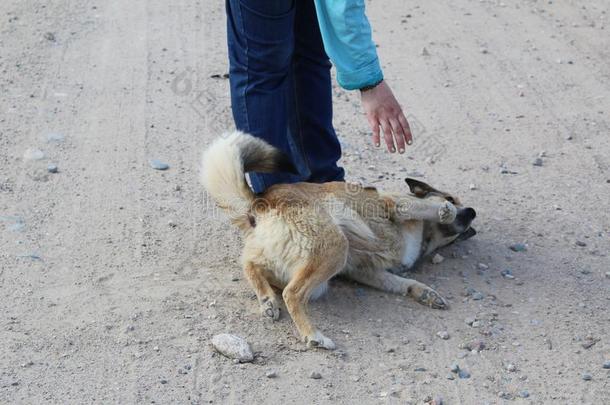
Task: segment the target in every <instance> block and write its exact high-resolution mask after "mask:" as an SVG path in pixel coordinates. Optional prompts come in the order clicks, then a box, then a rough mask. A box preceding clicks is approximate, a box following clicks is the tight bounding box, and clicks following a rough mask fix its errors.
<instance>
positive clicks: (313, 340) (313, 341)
mask: <svg viewBox="0 0 610 405" xmlns="http://www.w3.org/2000/svg"><path fill="white" fill-rule="evenodd" d="M305 342H306V343H307V347H309V348H321V349H326V350H335V348H336V347H337V346H335V342H333V341H332V340H330V339H329V338H327V337H326V336H324V335H323V334H322V333H321V332H320V331H316V332H315V333H314V334H313V336H307V337H306V338H305Z"/></svg>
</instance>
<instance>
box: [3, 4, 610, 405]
mask: <svg viewBox="0 0 610 405" xmlns="http://www.w3.org/2000/svg"><path fill="white" fill-rule="evenodd" d="M367 4H368V10H369V16H370V19H371V22H372V24H373V27H374V29H375V38H376V40H377V42H378V44H379V53H380V57H381V60H382V64H383V66H384V70H385V75H386V78H387V80H388V82H389V83H390V85H391V86H392V88H393V89H394V91H395V93H396V94H397V96H398V97H399V99H400V100H401V102H402V103H403V104H404V106H405V108H406V111H407V112H408V114H409V119H410V121H411V123H412V124H413V126H414V133H415V142H416V143H415V145H414V146H413V147H412V148H411V149H410V150H409V152H408V153H407V154H406V155H405V156H398V155H389V154H388V153H387V152H384V151H382V150H375V149H374V148H373V147H372V146H370V138H369V136H368V134H369V131H368V129H367V126H366V122H365V119H364V117H362V114H361V111H360V106H359V100H358V94H357V93H355V92H345V91H342V90H340V89H339V88H338V87H336V88H335V91H334V96H335V106H336V107H335V113H336V115H335V122H336V128H337V132H338V134H339V136H340V138H341V141H342V143H343V146H344V151H345V158H344V160H343V164H344V166H345V168H346V170H347V173H348V178H349V179H350V180H355V181H362V182H363V183H366V184H372V185H375V186H377V187H382V188H385V189H390V190H402V189H405V185H404V182H403V178H404V177H405V176H407V175H410V176H415V177H418V178H420V179H424V180H426V181H429V182H430V183H431V184H433V185H435V186H438V187H439V188H444V189H447V190H450V191H453V192H455V193H456V194H457V195H459V196H460V197H461V198H462V200H463V201H464V202H465V203H467V204H468V205H471V206H473V207H475V208H476V209H477V212H478V217H477V219H476V221H475V227H476V228H477V231H478V235H477V236H476V237H475V238H473V239H470V240H468V241H466V242H464V243H461V244H458V245H454V246H451V247H449V248H446V249H444V250H442V251H441V252H440V253H441V254H442V255H443V256H444V257H445V260H444V261H443V262H442V263H440V264H432V263H430V261H429V260H428V261H426V263H424V264H423V265H422V266H421V268H420V269H419V270H418V271H416V272H415V273H414V274H413V277H414V278H416V279H417V280H420V281H422V282H425V283H428V284H430V285H433V286H434V287H435V288H436V289H437V290H438V291H439V292H440V293H442V294H443V295H444V297H445V298H447V299H448V300H449V302H450V305H451V308H450V309H449V310H447V311H434V310H431V309H428V308H425V307H422V306H420V305H418V304H417V303H415V302H414V301H412V300H410V299H406V298H403V297H398V296H394V295H390V294H385V293H381V292H378V291H375V290H372V289H369V288H365V287H362V286H358V285H356V284H352V283H350V282H346V281H342V280H336V281H333V282H332V283H331V288H330V292H329V295H328V296H326V297H325V298H323V299H321V300H320V301H318V302H315V303H313V304H312V305H311V313H312V318H313V319H314V320H315V322H316V323H317V324H318V326H319V327H320V329H321V330H322V331H324V332H325V333H326V334H327V335H328V336H329V337H331V338H332V339H333V340H334V341H335V342H336V343H337V345H338V350H336V351H333V352H326V351H306V350H305V349H304V345H303V344H302V343H301V342H299V341H298V339H297V338H296V331H295V328H294V326H293V324H292V322H290V320H289V319H288V318H287V317H284V318H283V319H282V320H281V321H280V322H279V323H276V324H271V323H266V322H263V321H262V320H261V318H260V316H259V314H258V306H257V304H256V302H255V301H254V297H253V293H252V291H251V290H250V288H249V287H248V286H247V283H246V281H245V280H244V278H243V276H242V275H241V270H240V268H239V265H238V260H237V259H238V255H239V252H240V247H241V241H240V238H239V234H238V233H237V231H236V230H235V229H233V228H231V227H230V226H229V224H228V221H227V220H226V219H225V218H224V217H223V216H222V215H221V214H220V213H218V212H217V211H216V210H215V208H214V207H213V205H212V204H210V202H209V201H207V199H206V197H205V195H204V193H203V191H202V189H201V187H200V185H199V184H198V182H197V170H198V169H197V165H198V160H199V156H200V152H201V151H202V149H203V148H204V147H205V145H207V144H208V143H209V142H210V141H211V140H212V139H213V138H214V137H215V136H217V134H218V133H219V132H220V131H222V130H224V129H226V128H231V127H232V120H231V117H230V109H229V98H228V81H227V80H226V79H225V78H223V74H224V73H226V71H227V59H226V44H225V25H224V24H225V18H224V9H223V4H222V2H221V1H199V2H194V1H179V2H178V1H174V2H169V1H162V0H149V1H142V0H133V1H118V0H110V1H101V2H92V1H76V0H71V1H68V0H66V1H50V2H47V1H18V0H4V1H2V2H0V165H1V166H0V167H1V171H0V266H1V267H0V313H1V315H0V403H41V402H52V403H79V404H80V403H93V402H99V403H152V402H154V403H189V402H190V403H194V404H198V403H235V404H238V403H303V404H314V403H315V404H322V403H345V404H351V403H401V404H405V403H423V402H425V401H426V400H430V399H434V398H439V397H440V398H442V399H443V401H444V402H443V403H445V404H485V403H489V404H497V403H504V402H509V401H510V402H515V403H529V402H531V403H537V404H542V403H544V404H581V403H582V404H601V403H607V401H608V398H610V378H609V377H610V374H609V373H610V371H609V370H606V369H604V368H603V364H604V362H605V361H608V360H610V340H609V332H610V331H609V329H610V311H609V310H608V307H609V304H610V274H609V271H610V259H609V257H608V254H609V250H610V238H609V236H610V214H609V212H610V203H609V202H608V201H609V197H610V169H609V164H610V163H609V162H610V137H609V134H610V118H609V116H610V115H609V112H610V91H609V90H610V68H609V66H610V35H609V34H608V31H609V29H610V27H608V22H607V19H608V18H609V16H608V12H609V10H608V6H609V5H608V2H607V1H605V0H593V1H581V0H573V1H556V2H546V1H544V2H543V1H531V0H528V1H524V0H518V1H514V2H513V1H510V2H506V3H500V2H496V1H475V0H455V1H448V0H443V1H423V0H417V1H409V2H403V1H401V0H387V1H374V2H369V3H367ZM424 48H425V50H424ZM213 75H219V76H214V77H213ZM539 154H542V157H541V158H540V159H541V160H540V161H538V162H536V159H537V158H538V157H539ZM150 159H159V160H160V161H161V162H163V163H167V164H169V166H170V167H169V169H168V170H166V171H159V170H154V169H153V168H152V167H151V165H150V163H149V160H150ZM534 163H536V164H541V166H536V165H534ZM51 164H55V165H56V166H57V173H49V172H48V169H47V166H49V165H51ZM51 171H52V170H51ZM516 243H520V244H524V247H525V248H526V250H524V251H519V252H515V251H512V250H511V249H509V246H511V245H513V244H516ZM507 270H508V271H510V273H506V271H507ZM503 271H505V273H504V274H505V275H506V276H503V275H502V272H503ZM511 275H512V277H514V278H511ZM507 276H508V277H507ZM466 320H468V323H472V322H473V321H474V323H472V324H468V323H467V322H466ZM224 332H229V333H235V334H237V335H239V336H242V337H244V338H245V339H247V340H248V342H250V344H251V345H252V347H253V349H254V351H255V352H256V359H255V361H254V362H253V363H248V364H234V363H233V362H232V361H231V360H229V359H227V358H225V357H222V356H220V355H218V354H215V353H214V352H213V351H212V350H211V349H210V346H209V344H210V340H211V337H212V336H214V335H215V334H218V333H224ZM437 332H447V334H448V339H442V338H441V337H439V336H437ZM441 335H444V334H443V333H441ZM443 337H447V336H446V335H445V336H443ZM482 346H484V348H483V347H482ZM468 348H470V350H468ZM478 349H482V350H480V351H479V350H478ZM453 363H457V364H458V365H459V367H460V369H461V370H463V372H462V377H465V376H466V373H469V374H470V378H460V376H459V375H458V374H457V373H452V372H451V371H450V367H451V365H452V364H453ZM269 371H275V372H276V374H277V376H276V377H275V378H268V377H266V373H268V372H269ZM312 372H316V373H319V374H320V376H321V378H320V379H312V378H310V374H311V373H312ZM587 373H588V376H587V375H585V374H587ZM589 376H590V379H589V380H588V381H587V380H585V379H587V377H589ZM448 377H450V378H451V379H449V378H448ZM526 396H529V397H528V398H523V397H526Z"/></svg>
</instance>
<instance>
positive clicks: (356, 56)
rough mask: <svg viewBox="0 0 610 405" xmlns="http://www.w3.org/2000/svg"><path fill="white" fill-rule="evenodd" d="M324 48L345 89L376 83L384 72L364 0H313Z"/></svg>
mask: <svg viewBox="0 0 610 405" xmlns="http://www.w3.org/2000/svg"><path fill="white" fill-rule="evenodd" d="M315 3H316V11H317V13H318V21H319V23H320V32H321V33H322V40H323V41H324V49H325V50H326V53H327V54H328V56H329V58H330V60H331V61H332V62H333V64H334V65H335V68H336V69H337V81H338V82H339V84H340V85H341V87H343V88H344V89H347V90H355V89H360V88H362V87H364V86H368V85H371V84H374V83H377V82H379V81H380V80H382V79H383V72H382V71H381V66H379V59H378V58H377V50H376V49H375V43H374V42H373V38H372V35H371V26H370V24H369V21H368V19H367V18H366V15H365V14H364V0H315Z"/></svg>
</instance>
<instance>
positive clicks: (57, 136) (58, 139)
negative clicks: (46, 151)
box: [47, 132, 64, 143]
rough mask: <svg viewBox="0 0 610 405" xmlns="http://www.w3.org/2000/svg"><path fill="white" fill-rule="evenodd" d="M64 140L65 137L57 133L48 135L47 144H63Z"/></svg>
mask: <svg viewBox="0 0 610 405" xmlns="http://www.w3.org/2000/svg"><path fill="white" fill-rule="evenodd" d="M63 140H64V136H63V134H60V133H57V132H51V133H49V134H47V142H57V143H59V142H63Z"/></svg>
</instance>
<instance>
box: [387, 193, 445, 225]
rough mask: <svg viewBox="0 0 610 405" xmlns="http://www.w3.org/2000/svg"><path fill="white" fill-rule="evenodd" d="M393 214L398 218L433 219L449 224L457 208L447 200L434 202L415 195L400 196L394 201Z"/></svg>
mask: <svg viewBox="0 0 610 405" xmlns="http://www.w3.org/2000/svg"><path fill="white" fill-rule="evenodd" d="M395 204H396V206H395V210H394V212H395V215H396V216H397V218H398V219H400V220H419V221H433V222H437V223H441V224H450V223H452V222H453V221H454V220H455V216H456V215H457V208H455V205H453V204H451V203H450V202H449V201H444V202H436V201H429V200H426V199H422V198H416V197H401V198H399V199H397V200H396V201H395Z"/></svg>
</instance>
